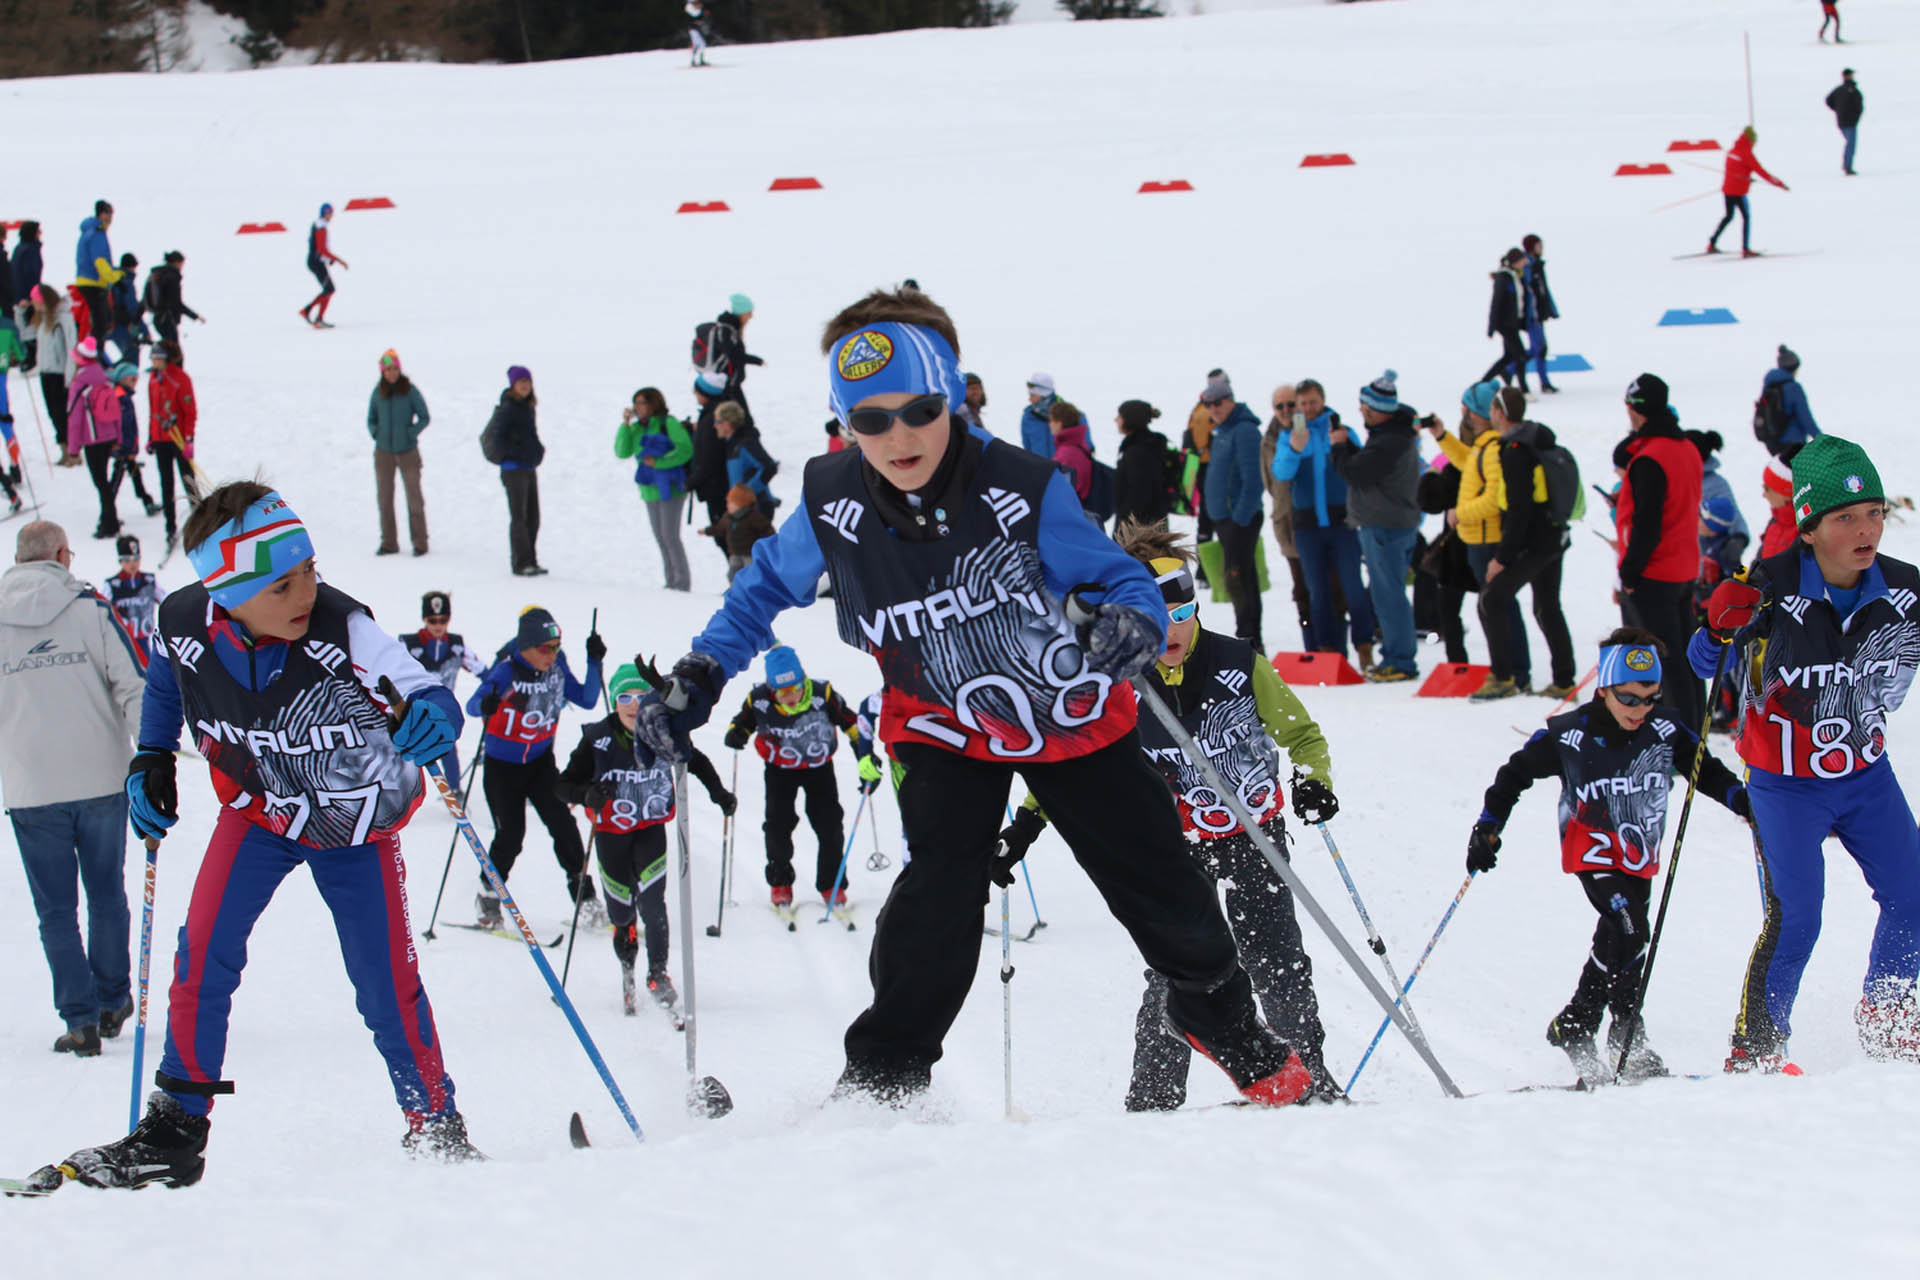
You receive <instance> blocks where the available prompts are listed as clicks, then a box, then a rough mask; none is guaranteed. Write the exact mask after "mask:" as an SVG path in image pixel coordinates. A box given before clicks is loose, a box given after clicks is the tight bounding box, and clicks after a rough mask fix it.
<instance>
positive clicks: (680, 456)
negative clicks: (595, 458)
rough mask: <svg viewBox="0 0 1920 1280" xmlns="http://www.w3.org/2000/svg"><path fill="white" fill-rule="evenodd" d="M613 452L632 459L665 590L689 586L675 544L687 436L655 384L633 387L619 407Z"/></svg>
mask: <svg viewBox="0 0 1920 1280" xmlns="http://www.w3.org/2000/svg"><path fill="white" fill-rule="evenodd" d="M613 456H614V457H616V458H634V459H636V461H635V463H634V468H633V480H634V483H635V484H637V485H639V486H640V501H641V502H643V503H645V504H646V508H647V523H648V525H650V526H651V527H652V529H653V540H654V541H655V542H656V543H658V544H659V546H660V561H661V563H662V564H663V565H664V566H665V568H666V571H667V590H669V591H689V590H692V588H693V579H692V577H691V576H690V574H689V573H688V570H687V551H686V548H685V547H683V546H681V545H680V517H681V513H682V511H683V510H684V508H685V507H686V505H687V464H688V463H690V462H692V461H693V437H692V435H690V434H689V433H688V431H687V429H686V427H685V426H684V425H682V424H681V422H680V419H678V418H676V417H674V416H673V415H672V414H670V413H668V412H667V401H666V397H665V396H662V395H661V394H660V392H659V389H658V388H655V387H642V388H640V389H639V390H638V391H636V392H634V393H633V403H632V404H631V405H629V406H628V407H627V408H625V409H623V410H621V413H620V429H619V430H618V431H617V432H615V433H614V437H613Z"/></svg>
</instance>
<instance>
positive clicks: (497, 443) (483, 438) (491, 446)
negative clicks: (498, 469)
mask: <svg viewBox="0 0 1920 1280" xmlns="http://www.w3.org/2000/svg"><path fill="white" fill-rule="evenodd" d="M505 407H506V406H504V405H495V406H494V410H493V416H492V417H491V418H488V419H487V425H486V426H485V427H484V428H482V430H481V432H480V456H481V457H483V458H485V459H486V460H487V461H488V462H491V463H493V464H494V465H495V466H499V465H500V464H501V463H503V462H505V461H506V460H507V455H506V450H505V446H504V441H503V440H502V439H501V437H502V436H504V435H505V434H506V429H505V427H504V425H503V424H502V423H501V421H500V417H501V412H502V411H503V410H504V409H505Z"/></svg>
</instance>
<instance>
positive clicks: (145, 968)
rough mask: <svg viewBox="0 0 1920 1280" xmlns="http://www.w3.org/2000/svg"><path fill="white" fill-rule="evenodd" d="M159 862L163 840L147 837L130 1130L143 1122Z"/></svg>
mask: <svg viewBox="0 0 1920 1280" xmlns="http://www.w3.org/2000/svg"><path fill="white" fill-rule="evenodd" d="M159 865H160V842H159V841H158V840H156V839H154V838H153V837H152V836H148V837H147V873H146V885H145V888H144V889H143V891H142V895H141V896H142V897H143V899H144V902H143V903H142V905H141V908H140V1012H139V1014H138V1015H137V1021H135V1023H134V1024H133V1101H132V1102H130V1103H128V1104H127V1114H128V1115H129V1116H130V1117H131V1118H130V1119H129V1120H128V1122H127V1130H128V1132H132V1131H133V1130H134V1129H136V1128H138V1127H139V1125H140V1086H141V1084H142V1081H141V1079H140V1077H141V1075H142V1074H143V1070H142V1067H141V1064H142V1063H143V1062H144V1061H145V1060H146V1056H147V984H148V979H149V977H150V976H151V975H152V972H153V881H154V875H155V872H156V871H157V870H158V868H159Z"/></svg>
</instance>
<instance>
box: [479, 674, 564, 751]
mask: <svg viewBox="0 0 1920 1280" xmlns="http://www.w3.org/2000/svg"><path fill="white" fill-rule="evenodd" d="M503 661H506V662H508V663H510V664H512V665H509V666H508V668H507V673H508V674H509V675H511V676H512V677H513V679H512V681H511V682H510V683H509V684H508V685H507V694H506V696H505V697H503V698H501V699H500V705H499V706H497V707H495V708H494V710H493V715H492V717H491V718H489V719H488V721H487V736H488V737H492V738H500V739H502V740H503V741H506V742H514V743H519V744H520V745H522V746H527V747H533V746H538V745H539V744H541V743H543V742H551V741H553V736H554V735H555V734H557V733H559V732H560V715H561V713H562V712H563V711H565V710H566V709H567V673H566V672H564V671H562V670H561V669H560V663H559V662H558V661H557V660H556V661H555V662H554V664H553V665H552V666H550V667H548V668H547V669H546V670H545V671H535V670H534V669H533V668H532V667H529V666H527V665H526V664H525V663H523V662H520V661H519V660H518V659H517V658H514V657H511V656H510V657H508V658H505V659H503ZM521 671H525V672H526V673H527V675H526V676H525V678H522V676H521V675H520V672H521Z"/></svg>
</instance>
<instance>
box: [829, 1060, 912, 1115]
mask: <svg viewBox="0 0 1920 1280" xmlns="http://www.w3.org/2000/svg"><path fill="white" fill-rule="evenodd" d="M932 1087H933V1067H932V1066H931V1065H930V1064H928V1065H908V1064H895V1063H886V1064H881V1063H878V1062H862V1063H854V1062H848V1063H847V1065H846V1067H845V1068H844V1069H843V1070H842V1071H841V1072H840V1078H839V1079H838V1080H836V1081H834V1084H833V1092H832V1093H830V1094H828V1095H827V1101H829V1102H865V1103H868V1104H871V1105H877V1106H882V1107H890V1108H892V1109H893V1110H896V1111H898V1110H902V1109H904V1108H905V1107H907V1106H909V1105H911V1104H912V1103H914V1102H915V1101H917V1100H918V1099H919V1098H920V1097H921V1096H922V1095H924V1094H925V1093H926V1092H927V1090H928V1089H931V1088H932Z"/></svg>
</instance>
